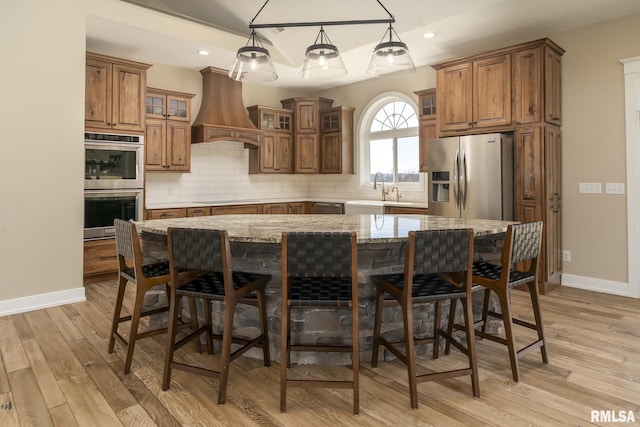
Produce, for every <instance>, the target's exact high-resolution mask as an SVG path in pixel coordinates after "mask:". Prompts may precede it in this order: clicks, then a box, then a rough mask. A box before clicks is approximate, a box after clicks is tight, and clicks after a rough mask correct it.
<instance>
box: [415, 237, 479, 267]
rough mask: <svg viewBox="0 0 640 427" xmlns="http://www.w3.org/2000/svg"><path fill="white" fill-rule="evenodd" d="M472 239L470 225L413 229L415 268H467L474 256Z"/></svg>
mask: <svg viewBox="0 0 640 427" xmlns="http://www.w3.org/2000/svg"><path fill="white" fill-rule="evenodd" d="M470 239H471V240H470ZM472 239H473V230H470V229H458V230H423V231H411V232H409V242H408V244H409V245H410V246H411V245H413V248H412V252H413V272H414V273H415V274H435V273H450V272H462V271H467V270H468V269H469V259H470V258H473V240H472ZM470 241H471V244H470Z"/></svg>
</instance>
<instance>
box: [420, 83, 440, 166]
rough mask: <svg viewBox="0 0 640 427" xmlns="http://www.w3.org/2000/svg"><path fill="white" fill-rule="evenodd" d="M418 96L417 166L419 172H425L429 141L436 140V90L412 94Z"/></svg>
mask: <svg viewBox="0 0 640 427" xmlns="http://www.w3.org/2000/svg"><path fill="white" fill-rule="evenodd" d="M414 93H415V94H416V95H418V109H419V112H418V113H419V116H420V129H419V138H420V143H419V150H420V152H419V153H418V156H419V162H420V163H419V164H420V172H427V171H428V169H429V167H428V163H429V154H428V150H429V144H428V142H429V140H430V139H434V138H437V132H436V114H437V108H436V89H435V88H431V89H425V90H421V91H418V92H414Z"/></svg>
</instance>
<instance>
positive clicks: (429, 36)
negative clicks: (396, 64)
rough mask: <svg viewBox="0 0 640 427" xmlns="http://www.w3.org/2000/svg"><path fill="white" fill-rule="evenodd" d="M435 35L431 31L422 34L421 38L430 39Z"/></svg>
mask: <svg viewBox="0 0 640 427" xmlns="http://www.w3.org/2000/svg"><path fill="white" fill-rule="evenodd" d="M436 35H437V33H434V32H432V31H429V32H428V33H424V34H423V35H422V37H424V38H425V39H432V38H434V37H435V36H436Z"/></svg>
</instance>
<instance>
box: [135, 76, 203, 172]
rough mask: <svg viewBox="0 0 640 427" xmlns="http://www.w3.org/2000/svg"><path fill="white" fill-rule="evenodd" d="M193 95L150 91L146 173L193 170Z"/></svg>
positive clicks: (146, 138)
mask: <svg viewBox="0 0 640 427" xmlns="http://www.w3.org/2000/svg"><path fill="white" fill-rule="evenodd" d="M194 96H195V95H193V94H190V93H182V92H174V91H169V90H163V89H156V88H147V93H146V97H145V111H146V126H145V129H146V132H145V144H144V145H145V171H148V172H151V171H163V172H189V171H190V170H191V98H193V97H194Z"/></svg>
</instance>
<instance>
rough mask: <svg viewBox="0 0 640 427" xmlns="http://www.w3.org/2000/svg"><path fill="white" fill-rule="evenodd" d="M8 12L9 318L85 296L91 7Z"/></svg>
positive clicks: (5, 272)
mask: <svg viewBox="0 0 640 427" xmlns="http://www.w3.org/2000/svg"><path fill="white" fill-rule="evenodd" d="M1 10H2V11H1V12H0V40H1V42H0V57H2V78H1V79H0V95H1V98H2V101H1V102H0V128H1V129H2V159H3V161H2V167H0V183H1V184H0V199H1V200H2V209H0V271H2V279H0V315H2V314H6V313H8V312H10V310H14V309H15V308H16V307H19V306H33V305H40V304H42V305H46V304H49V303H53V302H56V301H57V302H58V303H60V302H63V301H69V300H74V299H78V298H80V299H82V298H84V289H83V287H82V236H83V232H82V228H83V185H84V184H83V162H84V160H83V159H84V150H83V131H84V61H85V7H84V2H83V1H81V0H59V1H55V2H52V1H44V0H20V1H16V2H3V5H2V8H1ZM40 294H48V296H47V297H46V298H44V300H39V299H38V298H37V297H35V296H37V295H40ZM25 297H33V298H31V299H29V298H26V299H25Z"/></svg>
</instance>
